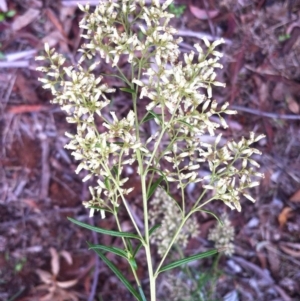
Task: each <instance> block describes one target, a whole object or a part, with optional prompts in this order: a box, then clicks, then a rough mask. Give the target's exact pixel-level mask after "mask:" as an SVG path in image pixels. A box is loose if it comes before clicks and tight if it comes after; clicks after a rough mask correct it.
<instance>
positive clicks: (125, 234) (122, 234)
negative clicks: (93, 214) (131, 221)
mask: <svg viewBox="0 0 300 301" xmlns="http://www.w3.org/2000/svg"><path fill="white" fill-rule="evenodd" d="M68 220H69V221H71V222H72V223H74V224H76V225H78V226H81V227H83V228H86V229H88V230H91V231H95V232H97V233H102V234H107V235H111V236H115V237H128V238H133V239H138V240H141V238H140V237H139V236H138V235H136V234H133V233H130V232H119V231H113V230H106V229H102V228H99V227H95V226H91V225H89V224H85V223H82V222H79V221H77V220H76V219H73V218H71V217H68Z"/></svg>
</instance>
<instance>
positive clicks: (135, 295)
mask: <svg viewBox="0 0 300 301" xmlns="http://www.w3.org/2000/svg"><path fill="white" fill-rule="evenodd" d="M88 245H89V246H90V244H89V243H88ZM95 252H96V253H97V254H98V255H99V257H100V258H101V259H102V260H103V261H104V262H105V263H106V264H107V266H108V267H109V268H110V269H111V270H112V271H113V272H114V273H115V275H116V276H117V277H118V278H119V279H120V280H121V282H122V283H123V284H124V285H125V287H126V288H127V289H128V290H129V291H130V292H131V293H132V295H133V296H134V297H135V298H136V299H137V300H138V301H143V299H142V298H141V296H140V295H139V293H138V292H137V291H136V290H135V289H134V287H133V286H132V285H131V284H130V282H129V281H128V280H127V279H126V278H125V276H124V275H123V274H122V273H121V271H120V270H119V269H118V268H117V267H116V266H115V265H114V264H113V263H112V262H111V261H110V260H109V259H108V258H107V257H106V256H105V255H104V254H103V253H102V252H101V251H99V250H95Z"/></svg>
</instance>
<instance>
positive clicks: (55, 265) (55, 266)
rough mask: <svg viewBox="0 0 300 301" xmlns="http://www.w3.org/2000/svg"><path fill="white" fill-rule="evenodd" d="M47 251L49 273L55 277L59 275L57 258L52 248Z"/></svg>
mask: <svg viewBox="0 0 300 301" xmlns="http://www.w3.org/2000/svg"><path fill="white" fill-rule="evenodd" d="M49 251H50V254H51V271H52V274H53V275H54V276H57V275H58V273H59V256H58V253H57V251H56V250H55V249H54V248H50V250H49Z"/></svg>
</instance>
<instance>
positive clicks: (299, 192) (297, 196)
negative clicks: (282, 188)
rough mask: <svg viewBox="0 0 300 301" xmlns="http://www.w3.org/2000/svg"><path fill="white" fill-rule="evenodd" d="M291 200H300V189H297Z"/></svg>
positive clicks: (296, 201)
mask: <svg viewBox="0 0 300 301" xmlns="http://www.w3.org/2000/svg"><path fill="white" fill-rule="evenodd" d="M289 201H291V202H295V203H299V202H300V189H299V190H297V191H296V192H295V193H294V194H293V195H292V196H291V197H290V199H289Z"/></svg>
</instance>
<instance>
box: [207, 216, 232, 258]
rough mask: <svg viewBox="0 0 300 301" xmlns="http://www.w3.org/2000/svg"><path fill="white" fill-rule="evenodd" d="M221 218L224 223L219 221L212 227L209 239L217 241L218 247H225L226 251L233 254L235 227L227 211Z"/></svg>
mask: <svg viewBox="0 0 300 301" xmlns="http://www.w3.org/2000/svg"><path fill="white" fill-rule="evenodd" d="M221 220H222V222H223V225H221V224H219V223H218V224H217V225H216V226H215V227H214V228H213V229H210V231H209V234H208V239H209V240H212V241H213V242H214V243H215V247H216V248H217V249H223V248H225V251H224V253H225V254H226V255H228V256H231V255H232V254H233V253H234V244H233V241H234V227H233V226H232V224H231V222H230V220H229V218H228V215H227V214H226V213H223V214H222V216H221Z"/></svg>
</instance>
